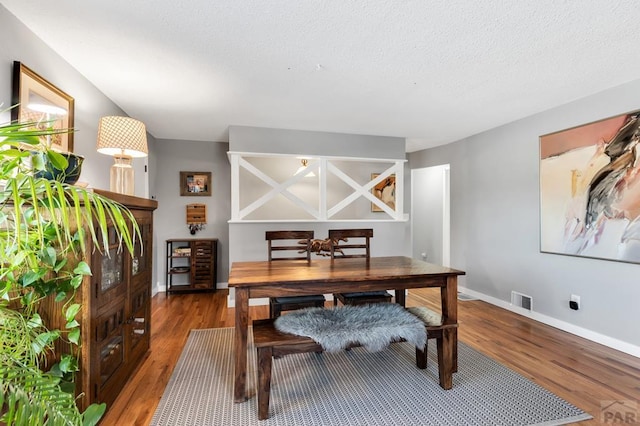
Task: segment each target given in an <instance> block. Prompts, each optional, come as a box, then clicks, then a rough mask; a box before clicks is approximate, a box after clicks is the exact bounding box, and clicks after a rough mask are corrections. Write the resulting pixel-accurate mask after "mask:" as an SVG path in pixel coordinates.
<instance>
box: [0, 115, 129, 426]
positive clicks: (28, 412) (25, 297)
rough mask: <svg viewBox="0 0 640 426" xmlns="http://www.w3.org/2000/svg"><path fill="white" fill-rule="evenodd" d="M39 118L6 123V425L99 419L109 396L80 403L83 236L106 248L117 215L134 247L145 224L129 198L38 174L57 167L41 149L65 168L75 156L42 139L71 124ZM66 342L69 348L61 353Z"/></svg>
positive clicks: (2, 154) (1, 312)
mask: <svg viewBox="0 0 640 426" xmlns="http://www.w3.org/2000/svg"><path fill="white" fill-rule="evenodd" d="M33 124H34V123H24V124H17V123H6V124H3V125H0V386H1V387H2V393H1V394H0V424H8V425H42V424H50V425H82V424H84V425H91V424H96V423H97V422H98V421H99V419H100V417H101V416H102V414H103V413H104V410H105V406H104V404H100V405H96V404H94V405H91V406H89V407H88V408H87V409H86V410H85V411H84V412H80V410H79V409H78V407H77V405H76V396H75V394H74V390H75V387H74V384H73V375H74V373H75V372H76V370H77V365H78V363H77V356H78V354H79V345H80V342H81V339H80V324H79V323H78V321H77V320H76V316H77V315H78V314H79V312H80V309H81V307H80V305H79V304H78V303H76V298H75V292H76V290H77V289H78V288H79V287H80V286H81V285H82V282H83V279H84V277H85V276H86V275H90V274H91V270H90V268H89V266H88V264H87V263H86V262H85V261H84V259H83V255H85V253H86V248H85V241H87V240H89V241H92V243H93V245H94V246H95V247H97V248H98V249H100V250H105V251H108V240H107V225H108V224H109V223H111V224H113V226H114V227H115V229H116V231H117V233H118V235H119V237H120V239H121V242H122V245H123V246H124V247H125V248H126V249H127V250H128V251H129V252H130V253H132V252H133V245H134V240H135V239H136V238H139V232H138V228H137V225H136V222H135V219H134V218H133V215H132V214H131V212H129V210H127V209H126V208H125V207H124V206H122V205H120V204H118V203H116V202H114V201H112V200H109V199H108V198H105V197H103V196H100V195H98V194H95V193H93V192H91V191H90V190H87V189H84V188H80V187H76V186H71V185H68V184H65V183H63V182H59V181H56V180H51V179H47V178H45V177H38V176H42V174H41V173H39V172H40V171H42V170H44V169H45V167H49V168H50V167H51V166H50V165H45V164H44V162H43V161H42V159H43V158H46V159H47V160H48V162H49V163H50V164H52V165H53V166H54V167H55V168H56V169H59V170H65V169H66V168H67V162H66V161H67V160H66V159H65V158H64V157H63V156H62V155H60V154H59V153H56V152H53V151H51V150H50V149H49V148H48V147H47V146H46V144H43V141H42V140H43V137H46V136H47V135H51V134H55V133H59V132H65V131H67V130H55V129H53V128H44V129H42V128H40V129H37V128H35V129H34V126H33ZM25 146H27V147H30V148H29V149H25ZM34 151H37V154H34ZM131 223H132V224H133V225H134V226H133V227H132V228H130V225H129V224H131ZM47 298H55V302H56V306H59V307H60V311H61V312H60V315H62V316H63V317H64V321H63V323H64V322H66V324H65V326H64V327H60V329H50V326H49V324H47V323H46V319H45V317H44V316H43V315H41V314H42V312H41V310H40V307H41V304H42V303H43V301H44V300H45V299H47ZM49 301H50V300H49ZM61 342H63V343H64V344H63V345H61V344H60V343H61ZM60 347H65V348H67V350H66V351H65V352H67V353H53V352H54V348H60ZM52 360H54V361H52ZM54 362H55V364H54ZM52 364H53V365H52Z"/></svg>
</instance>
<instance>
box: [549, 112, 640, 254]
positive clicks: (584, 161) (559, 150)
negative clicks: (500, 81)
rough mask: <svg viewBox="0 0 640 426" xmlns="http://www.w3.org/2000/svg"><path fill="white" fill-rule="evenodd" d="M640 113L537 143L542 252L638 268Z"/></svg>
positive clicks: (597, 123)
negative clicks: (622, 263)
mask: <svg viewBox="0 0 640 426" xmlns="http://www.w3.org/2000/svg"><path fill="white" fill-rule="evenodd" d="M639 141H640V110H639V111H634V112H631V113H627V114H622V115H619V116H616V117H611V118H607V119H604V120H600V121H597V122H594V123H589V124H585V125H582V126H578V127H574V128H571V129H567V130H562V131H559V132H555V133H551V134H547V135H543V136H541V137H540V251H541V252H545V253H556V254H564V255H573V256H583V257H590V258H597V259H606V260H615V261H622V262H632V263H640V158H639V157H638V155H639V154H640V151H639V150H640V146H639V145H638V142H639Z"/></svg>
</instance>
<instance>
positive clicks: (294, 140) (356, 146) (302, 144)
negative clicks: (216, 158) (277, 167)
mask: <svg viewBox="0 0 640 426" xmlns="http://www.w3.org/2000/svg"><path fill="white" fill-rule="evenodd" d="M229 149H230V151H234V152H261V153H276V154H299V155H309V156H311V155H324V156H338V157H363V158H382V159H389V158H395V159H404V158H405V140H404V138H394V137H386V136H369V135H351V134H344V133H330V132H312V131H305V130H284V129H269V128H266V127H248V126H229Z"/></svg>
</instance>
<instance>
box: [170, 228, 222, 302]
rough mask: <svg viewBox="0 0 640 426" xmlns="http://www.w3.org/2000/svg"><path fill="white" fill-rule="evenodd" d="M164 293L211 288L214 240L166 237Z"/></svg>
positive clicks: (215, 263) (213, 287)
mask: <svg viewBox="0 0 640 426" xmlns="http://www.w3.org/2000/svg"><path fill="white" fill-rule="evenodd" d="M166 254H167V269H166V271H167V274H166V291H167V293H178V292H186V291H190V292H194V291H215V290H216V281H217V269H218V260H217V258H218V240H217V239H216V238H212V239H195V238H191V239H190V238H187V239H171V240H167V251H166Z"/></svg>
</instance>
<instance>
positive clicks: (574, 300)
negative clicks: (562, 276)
mask: <svg viewBox="0 0 640 426" xmlns="http://www.w3.org/2000/svg"><path fill="white" fill-rule="evenodd" d="M569 308H571V309H573V310H574V311H577V310H578V309H580V296H578V295H577V294H572V295H571V298H570V299H569Z"/></svg>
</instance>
